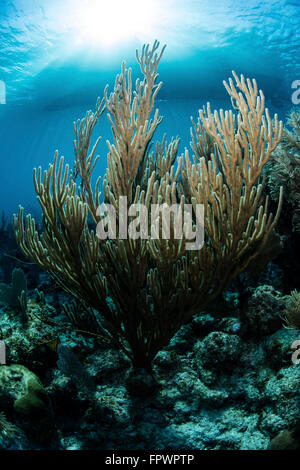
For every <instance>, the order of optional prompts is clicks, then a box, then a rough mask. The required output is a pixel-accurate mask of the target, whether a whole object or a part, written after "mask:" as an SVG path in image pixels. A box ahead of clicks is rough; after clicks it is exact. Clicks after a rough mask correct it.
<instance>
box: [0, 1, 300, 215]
mask: <svg viewBox="0 0 300 470" xmlns="http://www.w3.org/2000/svg"><path fill="white" fill-rule="evenodd" d="M124 3H125V2H121V4H124ZM146 5H147V11H146V10H145V12H144V14H143V9H144V8H146ZM108 7H110V8H112V10H107V8H108ZM122 8H124V6H120V4H119V6H118V3H117V2H116V1H113V0H111V1H110V2H107V1H105V2H104V1H101V0H98V1H95V0H94V1H92V0H90V1H89V0H85V1H84V0H81V1H79V0H78V1H77V0H64V1H63V2H62V1H58V0H51V1H49V0H47V1H43V0H15V1H3V0H2V1H1V3H0V45H1V47H0V80H1V84H2V85H3V84H4V86H5V90H6V94H5V102H6V104H1V105H0V148H1V167H0V168H1V172H0V209H4V210H5V211H6V212H7V213H8V214H10V213H12V212H15V211H16V209H17V206H18V204H20V203H21V204H22V205H25V206H26V207H32V208H33V209H34V208H35V207H36V204H37V203H36V200H35V194H34V188H33V184H32V168H33V167H34V166H38V165H42V166H44V167H46V166H47V165H48V163H49V162H51V161H52V158H53V155H54V151H55V150H56V149H59V151H60V153H61V154H63V155H65V157H66V160H68V161H70V162H72V159H73V155H72V152H73V121H74V120H75V119H77V118H79V117H83V116H84V114H85V112H86V110H87V109H93V107H94V104H95V101H96V98H97V96H99V95H100V96H102V95H103V89H104V86H105V84H106V83H109V85H110V89H112V87H113V84H114V80H115V76H116V74H117V73H118V72H119V70H120V64H121V61H122V60H126V63H127V65H128V66H132V67H133V72H134V75H135V76H136V73H137V71H138V69H137V66H136V63H135V50H136V48H138V49H139V48H140V47H141V45H142V44H143V43H144V42H151V43H152V42H153V41H154V39H156V38H157V39H158V40H159V41H160V42H161V44H165V43H166V44H167V49H166V51H165V53H164V56H163V58H162V61H161V64H160V69H159V73H160V79H161V80H162V81H163V82H164V85H163V88H162V89H161V91H160V93H159V96H158V99H157V103H156V104H157V106H158V107H159V110H160V113H161V114H162V115H164V116H165V118H164V121H163V123H162V124H161V125H160V127H159V130H158V132H157V138H158V139H159V138H160V137H161V136H162V134H163V133H164V132H166V133H167V135H168V136H169V138H170V137H171V136H172V135H174V136H175V135H180V137H181V138H182V141H181V147H180V150H181V151H182V150H183V149H184V147H185V146H188V145H189V141H190V135H189V128H190V116H191V115H193V116H194V117H196V116H197V111H198V109H199V108H201V107H202V106H203V104H206V102H207V101H208V100H209V101H210V102H211V104H212V107H215V108H220V107H223V108H229V107H230V101H229V99H228V96H227V94H226V91H225V89H224V87H223V85H222V81H223V79H226V78H228V77H229V76H230V74H231V70H235V71H236V72H237V73H243V74H244V75H245V76H248V77H251V78H253V77H255V78H256V79H257V82H258V85H259V87H260V88H262V89H263V91H264V94H265V96H266V104H267V106H268V107H269V108H270V110H271V111H272V112H273V113H274V112H277V113H278V114H279V117H280V118H281V119H282V120H285V118H286V114H287V112H288V111H289V110H290V108H291V107H292V106H293V103H292V98H291V97H292V93H293V91H294V90H293V89H292V83H293V82H294V81H295V80H300V61H299V46H300V28H299V23H300V1H299V0H297V1H296V0H294V1H287V0H267V1H258V0H248V1H247V2H243V1H242V0H240V1H237V0H234V1H233V0H185V1H177V0H161V1H158V0H152V2H151V1H150V0H148V2H143V1H140V2H137V1H135V2H133V1H130V0H127V2H126V9H127V10H126V11H125V10H124V12H123V10H122ZM118 11H119V17H118V15H117V13H116V12H118ZM128 13H129V15H130V16H129V17H128V18H129V19H128V20H127V22H126V21H123V22H122V19H124V18H125V14H128ZM115 15H116V16H115ZM122 15H123V16H124V18H122ZM114 18H115V22H114V21H112V20H113V19H114ZM2 101H4V99H3V96H2ZM96 134H97V135H99V134H100V135H102V136H103V138H102V140H101V143H100V146H99V153H100V155H101V159H100V163H99V164H98V167H97V171H98V173H99V174H104V171H105V167H106V154H107V147H106V143H105V142H106V139H107V138H109V137H110V126H109V123H108V122H107V119H106V117H105V116H102V118H101V120H100V123H99V125H98V126H97V129H96V133H95V136H94V137H95V138H96V137H97V135H96Z"/></svg>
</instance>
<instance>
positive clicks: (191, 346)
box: [0, 41, 300, 462]
mask: <svg viewBox="0 0 300 470" xmlns="http://www.w3.org/2000/svg"><path fill="white" fill-rule="evenodd" d="M164 50H165V46H164V47H163V48H161V49H160V46H159V43H158V42H157V41H155V42H154V44H153V45H152V46H150V45H144V46H143V47H142V50H141V52H140V53H139V52H137V53H136V57H137V61H138V63H139V66H140V72H141V78H139V79H137V80H136V82H135V85H134V84H133V83H132V76H131V69H128V70H127V68H126V65H125V63H123V64H122V68H121V73H120V75H118V76H117V78H116V81H115V86H114V89H113V91H112V92H111V93H109V92H108V88H107V87H106V88H105V90H104V98H103V99H100V98H99V99H98V100H97V103H96V110H95V112H91V111H88V112H87V113H86V116H85V117H84V118H83V119H81V120H78V121H77V122H76V123H74V131H75V141H74V152H75V162H74V166H73V168H72V170H71V169H70V167H69V165H68V164H65V162H64V159H63V157H59V156H58V152H56V153H55V156H54V161H53V163H51V164H50V165H49V167H48V169H47V170H45V171H44V172H43V173H42V169H41V168H38V169H35V170H34V186H35V191H36V194H37V198H38V201H39V203H40V206H41V209H42V221H41V223H39V222H38V220H37V218H36V217H35V218H34V217H33V216H32V215H27V216H26V218H25V221H24V217H23V212H24V211H23V208H22V207H20V208H19V212H18V215H16V216H14V220H13V229H14V234H15V237H16V240H17V243H18V246H19V248H18V247H16V246H15V245H14V243H15V241H14V240H13V238H12V236H11V232H12V230H10V227H9V225H7V224H6V222H5V218H4V216H3V218H2V221H1V225H0V240H1V244H2V246H5V247H6V251H7V253H9V256H4V255H2V254H1V253H0V256H1V275H2V278H3V279H4V280H5V282H3V283H2V284H1V285H0V301H1V303H2V308H1V317H0V340H1V341H0V363H1V366H0V447H1V448H5V449H68V450H72V449H103V450H111V449H123V450H139V449H156V450H160V449H168V450H172V449H173V450H175V449H182V450H187V451H189V450H193V449H200V450H208V449H209V450H221V449H226V450H228V449H252V450H254V449H299V447H300V439H299V436H300V430H299V429H300V428H299V379H300V370H299V365H297V364H299V361H300V346H299V345H300V338H299V331H297V330H299V325H300V293H299V292H298V291H297V290H296V289H295V287H296V285H295V284H294V283H293V282H294V279H296V278H297V276H296V275H295V273H298V266H299V256H300V253H298V251H297V250H295V249H294V248H295V247H297V246H298V243H297V240H298V239H297V236H298V232H299V227H300V224H299V211H298V209H299V192H298V188H299V184H297V178H299V175H300V172H299V171H298V170H299V168H300V160H299V155H300V152H299V139H298V136H299V123H300V119H299V116H300V114H299V112H296V111H294V112H293V113H292V114H291V116H290V120H289V122H288V124H289V126H290V127H291V128H292V130H290V131H289V130H287V129H283V125H282V123H281V122H279V121H278V118H277V116H276V115H275V116H274V117H271V116H270V114H269V112H268V110H267V109H265V99H264V95H263V93H262V91H259V90H258V87H257V84H256V81H255V80H250V79H245V78H244V77H243V75H241V76H238V75H237V74H236V73H235V72H233V78H230V79H229V80H228V81H227V82H226V81H224V86H225V88H226V90H227V92H228V95H229V97H230V99H231V103H232V107H233V110H229V111H225V112H224V111H223V110H220V111H214V112H212V111H211V106H210V104H208V105H207V107H206V109H204V108H203V109H202V110H200V111H199V116H198V119H197V121H194V120H192V129H191V142H190V150H188V149H185V151H184V153H183V154H182V155H179V154H178V146H179V138H178V137H176V138H172V139H171V140H170V142H167V140H166V136H164V137H163V139H162V140H161V141H160V142H154V135H155V131H156V129H157V127H158V125H159V124H160V123H161V121H162V117H161V116H159V111H158V109H156V108H155V99H156V96H157V94H158V92H159V90H160V88H161V86H162V83H161V82H158V72H157V70H158V66H159V62H160V60H161V58H162V55H163V52H164ZM104 111H106V112H107V114H108V119H109V121H110V124H111V131H112V138H111V140H110V141H108V142H107V145H108V159H107V169H106V174H105V176H104V180H103V195H104V199H103V201H102V200H100V195H99V194H100V178H98V179H97V180H96V183H95V187H92V178H93V174H94V173H95V172H96V163H97V161H98V158H99V156H97V155H96V150H97V145H98V142H99V139H100V137H99V138H97V139H96V142H95V145H94V146H93V147H92V148H91V145H90V143H91V138H92V134H93V132H94V130H95V126H96V124H97V123H98V121H100V118H101V116H102V115H103V113H104ZM290 165H292V167H293V171H291V167H290ZM299 181H300V180H299ZM282 206H283V207H284V210H283V211H281V208H282ZM272 212H273V214H274V215H273V214H272ZM280 212H281V216H280V217H279V215H280ZM282 220H284V223H285V226H284V229H283V228H282ZM275 226H276V228H275ZM278 232H279V234H281V233H284V237H285V240H287V239H288V240H289V243H285V245H284V242H283V241H282V239H283V238H284V237H281V236H280V235H279V234H278ZM20 249H21V251H20ZM283 250H284V255H283V256H284V261H283V262H281V261H280V253H282V251H283ZM21 252H22V253H23V254H22V253H21ZM24 255H25V257H24ZM275 256H277V258H276V261H277V259H278V264H277V265H276V264H275V263H274V262H273V261H272V260H273V259H274V257H275ZM286 264H287V265H288V266H289V269H288V270H285V269H284V268H282V266H285V265H286ZM15 266H22V269H20V268H15V269H13V268H14V267H15ZM40 268H42V269H40ZM24 271H25V273H26V274H25V273H24ZM287 286H288V287H289V289H288V291H287ZM291 286H293V287H291ZM291 289H294V290H292V292H291V295H286V294H285V293H286V291H287V292H290V291H291ZM283 322H285V326H286V328H283ZM183 454H184V455H187V456H189V455H190V452H183ZM174 455H175V454H174ZM176 455H177V454H176ZM113 458H116V459H119V458H120V459H121V458H122V457H119V456H117V454H113ZM174 458H175V457H174ZM134 462H135V461H134Z"/></svg>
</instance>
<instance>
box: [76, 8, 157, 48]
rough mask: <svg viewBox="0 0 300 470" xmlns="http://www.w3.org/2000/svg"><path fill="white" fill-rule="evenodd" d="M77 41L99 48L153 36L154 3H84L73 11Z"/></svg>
mask: <svg viewBox="0 0 300 470" xmlns="http://www.w3.org/2000/svg"><path fill="white" fill-rule="evenodd" d="M75 16H76V18H75V21H76V30H77V40H79V41H80V42H90V43H92V44H94V45H96V44H99V45H102V46H110V45H115V44H116V43H120V42H122V41H124V40H126V39H131V38H133V37H137V38H139V39H141V40H143V39H144V38H147V37H148V36H149V35H152V34H154V32H155V31H154V26H155V18H156V17H157V1H156V0H147V1H143V0H85V1H82V0H81V1H80V3H78V8H77V11H76V15H75Z"/></svg>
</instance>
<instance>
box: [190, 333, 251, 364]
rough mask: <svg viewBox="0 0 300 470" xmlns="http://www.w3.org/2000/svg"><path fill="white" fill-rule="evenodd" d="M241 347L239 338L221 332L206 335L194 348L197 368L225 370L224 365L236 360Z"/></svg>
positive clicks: (241, 343)
mask: <svg viewBox="0 0 300 470" xmlns="http://www.w3.org/2000/svg"><path fill="white" fill-rule="evenodd" d="M242 347H243V342H242V340H241V339H240V338H239V336H237V335H234V334H229V333H224V332H222V331H214V332H212V333H210V334H209V335H207V336H206V337H205V338H204V339H203V340H202V341H200V342H199V343H197V345H196V347H195V352H196V355H195V363H196V366H197V367H200V368H202V367H205V368H208V369H219V368H221V369H222V370H223V371H224V370H226V364H228V365H229V364H230V363H232V362H235V361H237V360H238V358H239V356H240V354H241V351H242Z"/></svg>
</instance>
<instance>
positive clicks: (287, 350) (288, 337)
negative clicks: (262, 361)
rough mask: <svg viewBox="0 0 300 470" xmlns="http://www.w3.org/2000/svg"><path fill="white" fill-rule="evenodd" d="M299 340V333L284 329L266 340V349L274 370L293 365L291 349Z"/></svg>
mask: <svg viewBox="0 0 300 470" xmlns="http://www.w3.org/2000/svg"><path fill="white" fill-rule="evenodd" d="M298 339H299V332H297V331H295V330H288V329H286V328H282V329H281V330H278V331H276V333H274V334H273V335H271V336H269V337H268V338H267V339H266V342H265V344H264V348H265V351H266V357H267V360H268V362H269V364H270V365H271V366H272V367H274V369H281V368H282V367H286V366H288V365H292V354H293V350H292V348H291V346H292V344H293V342H294V341H296V340H298Z"/></svg>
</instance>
